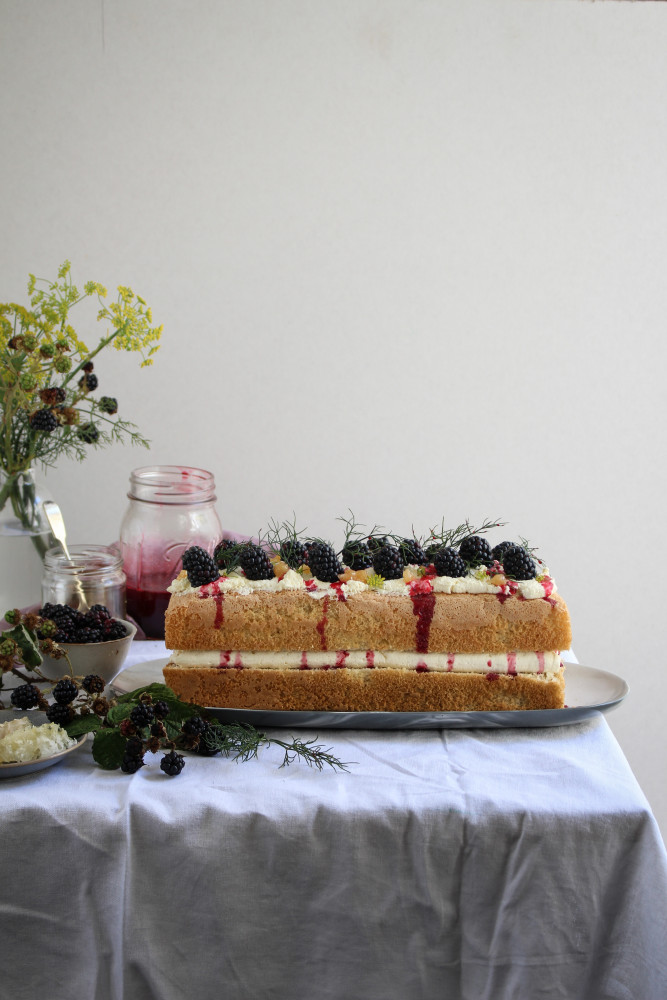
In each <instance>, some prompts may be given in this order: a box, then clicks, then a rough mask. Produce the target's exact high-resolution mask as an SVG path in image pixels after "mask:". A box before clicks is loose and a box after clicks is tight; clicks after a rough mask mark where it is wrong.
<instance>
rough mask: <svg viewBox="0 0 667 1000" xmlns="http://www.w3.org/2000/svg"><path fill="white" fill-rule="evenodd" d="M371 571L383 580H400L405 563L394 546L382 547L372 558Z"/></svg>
mask: <svg viewBox="0 0 667 1000" xmlns="http://www.w3.org/2000/svg"><path fill="white" fill-rule="evenodd" d="M373 569H374V570H375V572H376V573H377V574H378V575H379V576H382V577H384V579H385V580H400V578H401V577H402V576H403V570H404V569H405V562H404V560H403V556H402V555H401V553H400V552H399V550H398V549H397V548H396V546H395V545H383V546H382V547H381V548H379V549H378V550H377V552H376V553H375V555H374V556H373Z"/></svg>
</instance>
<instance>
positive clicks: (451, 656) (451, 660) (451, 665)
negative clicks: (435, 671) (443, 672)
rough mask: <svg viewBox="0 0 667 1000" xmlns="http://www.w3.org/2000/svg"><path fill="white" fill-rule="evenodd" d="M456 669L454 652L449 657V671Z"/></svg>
mask: <svg viewBox="0 0 667 1000" xmlns="http://www.w3.org/2000/svg"><path fill="white" fill-rule="evenodd" d="M453 669H454V653H450V654H449V656H448V657H447V672H448V673H449V672H450V671H452V670H453Z"/></svg>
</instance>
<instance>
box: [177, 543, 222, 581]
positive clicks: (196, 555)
mask: <svg viewBox="0 0 667 1000" xmlns="http://www.w3.org/2000/svg"><path fill="white" fill-rule="evenodd" d="M183 569H184V570H185V572H186V573H187V574H188V580H189V581H190V583H191V585H192V586H193V587H203V586H204V585H205V584H207V583H213V581H214V580H217V579H218V577H219V576H220V573H219V572H218V567H217V566H216V564H215V562H214V561H213V559H212V558H211V556H210V555H209V554H208V552H207V551H206V549H202V548H201V546H200V545H192V546H191V547H190V548H189V549H186V550H185V552H184V553H183Z"/></svg>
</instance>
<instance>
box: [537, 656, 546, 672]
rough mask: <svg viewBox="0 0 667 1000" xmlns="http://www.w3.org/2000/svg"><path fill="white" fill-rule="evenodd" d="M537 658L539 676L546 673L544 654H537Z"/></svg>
mask: <svg viewBox="0 0 667 1000" xmlns="http://www.w3.org/2000/svg"><path fill="white" fill-rule="evenodd" d="M535 656H536V657H537V672H538V674H543V673H544V653H535Z"/></svg>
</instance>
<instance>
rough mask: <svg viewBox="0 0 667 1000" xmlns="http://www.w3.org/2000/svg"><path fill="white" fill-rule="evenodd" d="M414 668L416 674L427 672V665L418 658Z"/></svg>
mask: <svg viewBox="0 0 667 1000" xmlns="http://www.w3.org/2000/svg"><path fill="white" fill-rule="evenodd" d="M415 670H416V671H417V673H418V674H427V673H428V667H427V666H426V664H425V663H424V661H423V660H419V662H418V663H417V666H416V667H415Z"/></svg>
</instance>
